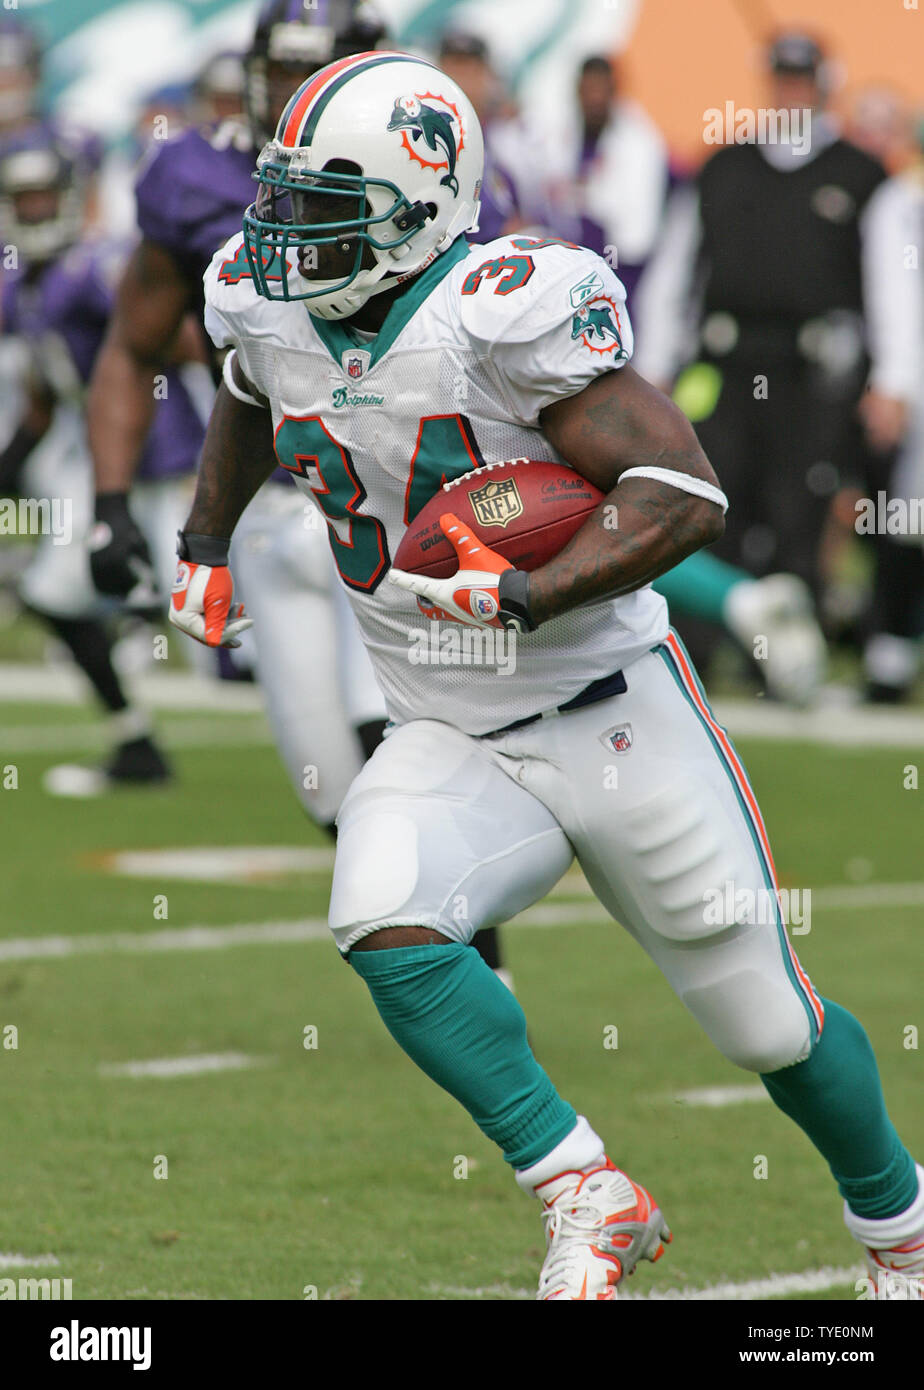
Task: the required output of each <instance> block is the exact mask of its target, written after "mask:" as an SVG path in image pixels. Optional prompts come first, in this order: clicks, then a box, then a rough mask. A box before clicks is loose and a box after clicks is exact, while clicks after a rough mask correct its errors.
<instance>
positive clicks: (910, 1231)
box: [844, 1163, 924, 1300]
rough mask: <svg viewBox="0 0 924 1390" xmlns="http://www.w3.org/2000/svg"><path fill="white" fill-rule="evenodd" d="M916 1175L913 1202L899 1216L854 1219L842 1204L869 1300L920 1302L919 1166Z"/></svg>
mask: <svg viewBox="0 0 924 1390" xmlns="http://www.w3.org/2000/svg"><path fill="white" fill-rule="evenodd" d="M917 1171H918V1195H917V1199H916V1200H915V1201H914V1202H913V1203H912V1205H911V1206H910V1207H909V1208H908V1210H907V1211H904V1212H902V1213H901V1214H900V1215H899V1216H892V1217H887V1218H886V1219H885V1220H884V1221H873V1220H870V1219H869V1218H865V1217H862V1216H855V1215H854V1213H853V1212H852V1211H851V1210H850V1208H849V1207H848V1205H847V1203H846V1202H845V1203H844V1221H845V1223H846V1226H847V1229H848V1231H849V1232H850V1234H851V1235H852V1236H853V1238H854V1240H858V1241H859V1242H860V1244H861V1245H862V1246H863V1251H864V1254H865V1255H866V1267H867V1269H868V1270H869V1279H868V1281H867V1284H868V1293H867V1295H866V1296H868V1297H869V1298H872V1299H879V1300H889V1299H915V1300H917V1299H920V1300H924V1168H922V1167H921V1165H920V1163H919V1164H918V1165H917ZM862 1282H863V1281H862V1280H861V1281H860V1283H861V1284H862ZM857 1287H858V1288H859V1287H860V1284H858V1285H857Z"/></svg>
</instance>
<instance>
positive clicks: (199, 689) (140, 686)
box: [0, 662, 924, 749]
mask: <svg viewBox="0 0 924 1390" xmlns="http://www.w3.org/2000/svg"><path fill="white" fill-rule="evenodd" d="M128 683H129V686H130V688H131V690H132V693H133V694H134V695H135V697H136V698H137V699H138V700H139V701H140V702H141V703H142V704H144V705H147V706H148V707H149V708H151V709H160V710H164V709H174V710H177V709H202V710H208V711H209V712H210V713H215V712H227V713H235V714H252V713H255V712H257V711H260V710H262V709H263V699H262V696H261V693H260V689H259V686H257V685H253V684H249V683H247V682H239V681H219V680H210V679H208V678H206V677H205V676H200V675H196V674H194V673H192V672H187V671H162V670H161V671H152V672H144V673H143V674H141V675H140V676H134V677H130V678H129V682H128ZM0 697H2V699H3V700H5V701H18V702H19V703H24V704H28V703H34V702H41V703H44V704H55V705H84V704H86V703H87V702H88V695H87V685H86V681H85V680H84V678H83V677H82V676H81V674H80V673H79V672H78V671H77V670H76V669H75V668H72V667H70V666H68V665H60V666H57V665H55V666H45V665H41V664H37V663H32V664H29V663H24V662H2V663H0ZM713 708H714V710H715V715H716V718H717V719H718V721H719V723H720V724H722V725H724V726H726V727H727V728H728V731H729V733H730V734H731V735H732V737H739V736H740V737H742V738H754V739H770V740H779V739H793V740H796V741H808V742H811V743H822V744H838V745H844V746H848V747H853V748H863V749H865V748H873V747H878V748H893V747H907V746H913V747H921V746H924V710H921V709H892V708H888V707H880V706H876V705H872V706H870V705H842V704H840V703H837V702H835V701H833V700H823V702H822V703H821V704H820V705H819V706H818V708H817V709H814V710H794V709H787V708H786V707H785V706H784V705H775V704H773V703H772V702H771V701H769V700H764V699H743V700H734V699H732V700H721V699H720V700H716V701H715V704H714V706H713Z"/></svg>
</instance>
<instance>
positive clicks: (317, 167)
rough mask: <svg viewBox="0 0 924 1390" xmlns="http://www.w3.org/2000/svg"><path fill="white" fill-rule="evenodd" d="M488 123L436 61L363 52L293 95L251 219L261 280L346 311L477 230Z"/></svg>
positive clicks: (262, 172)
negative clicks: (483, 130) (484, 123)
mask: <svg viewBox="0 0 924 1390" xmlns="http://www.w3.org/2000/svg"><path fill="white" fill-rule="evenodd" d="M483 169H484V143H483V139H482V134H481V127H480V125H479V123H478V118H477V116H476V115H475V112H474V110H473V109H472V105H471V103H470V102H469V100H468V98H467V97H466V96H465V94H464V92H463V91H462V89H461V88H460V87H458V86H457V85H456V83H454V82H452V81H451V80H450V79H449V78H448V77H447V76H446V75H445V73H443V72H441V71H440V69H439V68H437V67H435V66H434V65H433V64H432V63H428V62H425V61H424V60H423V59H420V58H412V57H409V56H408V55H407V54H403V53H381V52H371V53H359V54H355V55H354V56H353V57H350V58H344V59H342V60H341V61H340V62H336V63H331V64H330V65H329V66H328V67H326V68H322V69H321V71H320V72H317V73H315V74H314V75H313V76H312V77H310V78H309V79H308V80H307V81H306V82H304V83H302V85H301V87H299V89H298V91H297V92H296V93H295V95H294V96H293V97H292V98H291V100H290V101H289V103H288V105H287V106H286V108H285V110H284V111H283V113H282V116H281V117H280V120H279V125H278V126H277V128H276V136H275V139H273V140H271V141H270V143H269V144H268V145H266V146H265V148H264V149H263V151H262V152H261V154H260V157H259V160H258V163H257V171H258V175H257V176H258V179H259V183H260V188H259V192H258V195H257V199H256V202H255V203H254V204H253V205H252V206H251V207H250V208H248V210H247V212H246V214H245V216H244V241H245V246H246V248H247V256H248V259H249V261H250V267H251V271H252V273H253V276H254V283H255V285H256V287H257V289H258V290H259V292H260V294H262V295H264V296H265V297H266V298H267V299H303V300H306V301H307V308H308V309H309V311H310V312H311V313H312V314H316V315H318V316H319V317H321V318H328V319H340V318H348V317H350V316H351V315H352V314H355V313H356V312H357V310H358V309H360V308H361V307H362V305H363V304H365V303H366V301H367V300H368V299H370V298H371V297H372V296H373V295H376V294H381V293H382V292H383V291H384V290H388V289H391V288H393V286H394V285H395V283H396V280H397V279H405V278H407V277H408V276H410V275H414V274H416V273H417V272H418V271H420V270H423V268H424V267H425V266H427V265H429V264H430V263H431V262H432V261H433V260H435V258H436V257H437V256H438V255H440V254H441V253H442V252H444V251H446V250H448V249H449V247H450V246H451V245H452V243H453V242H454V241H455V240H456V238H457V237H460V236H462V235H463V233H465V232H468V231H475V230H477V227H478V209H479V198H480V194H481V180H482V174H483Z"/></svg>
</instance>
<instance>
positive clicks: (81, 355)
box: [0, 125, 203, 795]
mask: <svg viewBox="0 0 924 1390" xmlns="http://www.w3.org/2000/svg"><path fill="white" fill-rule="evenodd" d="M85 198H86V184H85V181H84V179H83V178H82V176H81V171H80V167H79V165H78V164H77V163H76V162H75V161H74V160H73V158H72V155H71V152H70V151H69V150H67V149H66V148H65V147H62V145H61V144H59V143H58V142H56V141H55V140H54V139H53V138H52V137H51V136H50V135H49V133H48V131H47V129H46V128H44V127H42V126H38V125H33V126H31V127H28V128H27V129H26V130H24V131H23V132H21V133H19V134H17V135H16V136H14V137H10V139H9V140H8V142H7V143H6V145H5V146H4V147H2V149H0V233H2V237H3V240H4V242H5V243H6V244H7V245H8V246H10V247H12V248H15V253H16V255H15V260H16V262H17V264H16V265H15V267H13V268H11V269H8V270H7V273H6V275H5V276H4V279H3V282H2V290H0V318H2V325H3V332H4V334H5V335H6V336H7V337H8V338H12V339H15V341H16V346H18V348H19V354H18V362H19V366H20V371H19V373H18V376H19V380H18V383H17V384H18V386H19V396H20V404H19V408H18V411H17V418H16V422H15V424H14V427H13V432H12V437H11V438H10V439H9V441H8V443H7V445H6V447H5V448H4V450H3V452H2V454H0V492H2V493H3V495H4V496H9V495H10V494H14V495H16V494H18V495H19V496H21V497H34V498H46V499H49V502H50V499H52V498H53V499H55V501H56V502H57V503H58V505H59V506H60V509H61V515H62V516H63V518H64V519H65V520H66V523H67V525H66V529H65V528H64V527H62V528H60V530H59V532H58V534H43V535H42V536H41V539H40V541H39V543H38V546H37V547H36V551H35V555H34V557H33V559H32V561H31V563H30V564H29V565H28V567H27V568H26V570H25V572H24V573H23V575H22V576H21V580H20V595H21V597H22V599H23V601H24V603H25V604H26V605H27V606H28V607H29V608H30V609H31V610H32V611H33V612H35V613H37V614H38V615H39V616H40V617H41V618H42V619H43V620H44V621H45V622H46V623H47V624H48V625H49V627H50V628H51V629H52V630H53V632H54V633H55V635H56V636H57V637H58V638H59V639H60V640H61V641H62V642H64V643H65V644H66V646H67V647H68V649H69V650H70V652H71V654H72V656H73V658H74V660H75V661H76V662H77V664H78V666H80V668H81V670H83V672H84V673H85V675H86V676H87V677H88V679H89V680H90V682H91V684H92V685H93V688H94V690H95V691H96V693H97V695H98V696H99V699H100V700H101V702H102V703H103V705H104V706H105V708H106V709H107V711H108V712H109V714H110V716H111V719H110V732H111V737H112V742H113V745H114V751H113V753H112V756H111V758H110V760H109V762H108V764H107V765H106V766H105V767H104V768H102V769H91V768H77V769H68V770H64V769H53V771H52V775H51V780H50V782H49V784H48V785H49V789H50V790H52V791H60V792H63V793H66V794H72V795H77V794H80V795H87V794H95V793H98V792H100V791H103V790H105V789H106V788H108V787H110V786H112V785H116V784H123V783H144V782H161V781H163V780H165V778H166V777H167V775H168V771H167V766H166V763H165V761H164V759H163V757H162V755H161V753H160V752H159V750H158V749H157V747H156V746H155V744H154V742H153V740H152V738H151V733H150V727H149V724H148V721H147V718H146V716H145V715H144V714H143V713H142V712H141V711H139V710H137V709H135V708H133V707H132V705H131V703H130V701H129V699H128V697H127V696H126V694H125V691H124V689H123V687H122V683H121V681H120V679H119V676H118V674H117V672H116V669H115V667H114V665H113V661H112V642H111V637H110V634H109V631H108V629H107V626H106V624H105V622H104V607H105V606H104V605H103V604H101V601H100V599H99V596H98V594H97V593H96V591H95V590H94V587H93V584H92V582H91V579H90V573H89V565H88V560H87V553H86V547H85V534H86V531H87V529H88V527H89V524H90V518H91V498H92V465H91V462H90V459H89V455H88V452H87V447H86V437H85V428H84V419H83V399H84V394H85V388H86V383H87V381H88V380H89V377H90V373H91V371H92V368H93V362H94V360H95V358H96V354H97V352H98V350H99V347H100V344H101V342H102V340H103V335H104V333H105V330H106V324H107V321H108V319H109V315H110V313H111V310H112V301H113V291H114V285H115V281H116V279H117V277H118V275H119V273H120V271H121V267H122V265H123V264H124V261H125V256H126V254H127V248H126V247H125V246H124V245H121V244H118V243H114V242H112V241H103V240H93V241H83V242H82V241H81V229H82V226H83V221H84V213H85ZM191 326H192V327H194V325H191ZM159 395H160V396H161V397H162V399H161V400H160V402H159V404H158V406H157V410H156V412H155V413H154V415H153V418H152V423H151V428H150V432H149V435H148V437H147V439H146V442H145V444H144V448H143V450H142V455H141V459H140V465H139V478H140V479H141V480H142V490H143V491H144V492H145V493H147V499H146V501H147V505H146V506H143V507H142V514H143V515H144V516H145V517H146V518H147V521H148V523H151V524H149V525H148V528H147V529H148V532H149V545H150V547H151V550H152V551H153V553H154V554H155V555H156V556H157V558H158V561H159V565H160V571H161V573H160V583H159V585H157V584H155V581H154V576H153V574H146V575H145V576H144V580H145V585H144V586H142V587H145V593H146V594H147V597H145V593H141V592H139V594H138V605H137V606H138V607H139V608H145V607H146V606H148V605H149V606H150V609H151V611H152V612H156V613H157V614H158V616H159V614H160V611H161V607H162V603H161V602H160V601H159V600H158V593H157V590H158V588H159V590H160V593H161V594H163V593H164V592H166V590H167V588H169V575H170V573H171V556H170V551H171V549H172V547H171V544H170V541H171V539H172V536H171V532H172V525H173V519H174V517H175V516H176V515H180V516H182V510H183V507H184V505H185V502H186V496H187V493H188V489H189V483H190V479H191V475H192V472H193V470H194V468H195V464H196V458H197V455H198V451H199V447H200V444H201V440H202V437H203V426H202V420H201V416H200V415H199V414H198V413H197V411H196V409H195V408H194V406H193V403H192V400H191V399H190V396H189V394H188V393H187V391H186V389H185V388H184V385H183V382H182V381H181V379H180V377H179V376H178V375H177V372H176V370H175V369H174V368H170V369H168V370H167V371H166V372H165V375H164V379H163V390H162V391H161V392H160V393H159ZM158 522H159V523H160V524H159V525H158ZM165 579H166V583H165ZM110 607H111V605H110Z"/></svg>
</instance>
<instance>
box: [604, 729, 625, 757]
mask: <svg viewBox="0 0 924 1390" xmlns="http://www.w3.org/2000/svg"><path fill="white" fill-rule="evenodd" d="M601 737H602V741H603V746H604V748H611V749H612V750H613V752H614V753H628V751H629V749H630V748H631V747H632V725H631V724H623V725H621V726H620V727H619V728H616V729H607V731H606V733H605V734H603V735H602V736H601Z"/></svg>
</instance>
